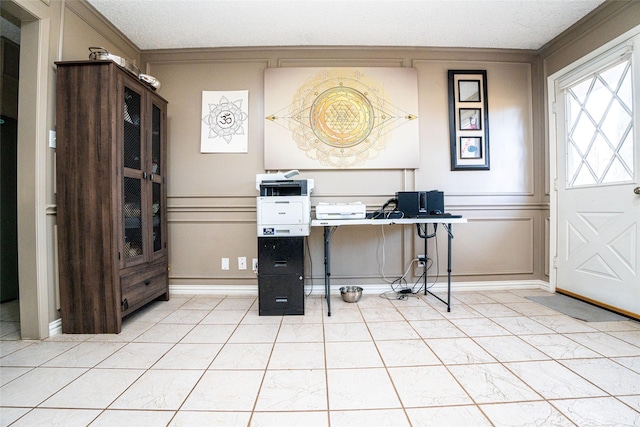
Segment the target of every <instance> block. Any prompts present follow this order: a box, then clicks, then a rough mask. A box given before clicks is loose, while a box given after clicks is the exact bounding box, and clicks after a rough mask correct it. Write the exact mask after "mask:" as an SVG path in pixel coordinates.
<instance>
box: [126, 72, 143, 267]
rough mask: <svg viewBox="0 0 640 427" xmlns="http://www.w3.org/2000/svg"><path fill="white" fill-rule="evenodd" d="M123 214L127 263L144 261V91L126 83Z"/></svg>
mask: <svg viewBox="0 0 640 427" xmlns="http://www.w3.org/2000/svg"><path fill="white" fill-rule="evenodd" d="M123 87H124V91H123V97H124V100H123V101H124V102H123V104H122V105H123V107H122V108H123V110H122V114H123V115H122V122H123V133H124V135H123V142H122V156H123V166H124V167H123V175H124V182H123V202H122V203H123V206H122V210H123V217H124V234H123V236H124V242H123V243H124V246H123V252H124V253H123V258H124V262H125V265H133V264H136V263H139V262H143V261H144V252H145V244H144V242H145V234H146V233H145V224H144V222H145V218H144V216H143V212H144V210H145V193H146V191H145V188H144V185H145V182H144V172H143V170H142V166H143V164H144V163H143V153H144V152H143V149H142V142H143V128H142V126H143V124H142V122H141V113H142V108H143V106H142V102H143V99H142V94H141V93H139V92H137V91H135V90H134V89H132V88H130V87H128V86H126V85H123Z"/></svg>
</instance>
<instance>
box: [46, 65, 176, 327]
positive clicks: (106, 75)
mask: <svg viewBox="0 0 640 427" xmlns="http://www.w3.org/2000/svg"><path fill="white" fill-rule="evenodd" d="M56 65H57V87H56V89H57V94H56V134H57V135H56V145H57V148H56V206H57V207H56V214H57V227H58V233H57V236H58V272H59V286H60V306H61V307H60V314H61V318H62V332H63V333H85V334H87V333H119V332H120V331H121V328H122V318H123V317H125V316H127V315H129V314H131V313H133V312H134V311H135V310H137V309H138V308H140V307H142V306H144V305H145V304H147V303H149V302H150V301H153V300H155V299H162V300H168V299H169V283H168V254H167V221H166V217H167V215H166V213H167V206H166V149H167V141H166V133H167V132H166V121H167V118H166V114H167V113H166V111H167V101H165V100H164V99H163V98H161V97H160V96H158V95H157V94H156V93H155V92H154V91H153V90H152V89H151V87H150V86H148V85H147V84H145V83H143V82H141V81H140V80H139V79H138V78H136V76H134V75H133V74H131V73H130V72H128V71H126V70H124V69H123V68H120V67H119V66H118V65H116V64H115V63H113V62H111V61H66V62H57V63H56Z"/></svg>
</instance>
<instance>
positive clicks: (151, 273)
mask: <svg viewBox="0 0 640 427" xmlns="http://www.w3.org/2000/svg"><path fill="white" fill-rule="evenodd" d="M167 283H168V274H167V269H166V267H164V266H160V267H153V268H143V269H140V270H139V271H135V272H133V273H129V274H127V275H124V276H122V278H121V279H120V286H121V290H122V314H123V315H126V314H127V312H128V311H130V310H135V309H137V308H138V307H140V306H141V305H144V304H146V303H147V302H149V301H151V300H153V299H154V298H156V297H158V296H160V295H162V294H164V293H166V292H167V290H168V289H167Z"/></svg>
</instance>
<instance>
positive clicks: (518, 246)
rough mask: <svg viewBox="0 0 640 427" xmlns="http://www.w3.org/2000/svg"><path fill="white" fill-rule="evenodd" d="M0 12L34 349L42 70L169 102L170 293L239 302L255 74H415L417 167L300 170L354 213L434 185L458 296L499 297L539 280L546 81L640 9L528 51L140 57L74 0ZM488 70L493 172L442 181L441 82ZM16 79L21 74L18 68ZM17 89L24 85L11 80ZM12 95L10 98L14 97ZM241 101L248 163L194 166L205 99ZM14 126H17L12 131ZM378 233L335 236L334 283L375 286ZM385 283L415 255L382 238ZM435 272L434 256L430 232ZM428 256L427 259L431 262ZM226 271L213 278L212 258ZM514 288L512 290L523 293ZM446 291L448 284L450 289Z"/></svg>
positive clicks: (256, 128) (224, 52) (247, 252)
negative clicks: (444, 216)
mask: <svg viewBox="0 0 640 427" xmlns="http://www.w3.org/2000/svg"><path fill="white" fill-rule="evenodd" d="M2 7H3V8H7V9H10V11H11V13H12V14H14V15H15V16H18V17H19V18H20V19H22V20H23V28H22V36H23V47H24V46H27V47H28V49H23V52H26V54H25V57H24V58H22V59H21V64H23V65H27V66H28V67H23V68H22V70H23V73H24V75H23V76H21V88H20V90H21V92H20V97H21V100H20V102H21V107H20V108H22V110H21V111H22V112H24V114H23V115H22V116H21V121H22V123H23V125H22V126H23V128H22V129H23V131H22V133H21V135H20V143H19V144H21V147H22V149H21V151H20V153H19V170H20V172H19V175H20V176H19V183H20V187H19V195H18V198H19V210H20V211H19V212H20V217H21V219H20V225H19V233H20V237H19V239H20V292H21V319H22V332H23V337H24V338H45V337H46V336H47V335H48V333H49V331H48V328H50V327H51V325H52V324H55V323H56V321H58V320H59V319H58V317H59V314H58V311H57V305H56V296H55V295H56V257H55V211H56V206H55V192H54V189H55V186H54V180H53V176H54V173H53V171H54V163H55V160H54V159H55V156H54V151H53V150H52V149H49V148H48V147H47V135H48V131H49V130H50V129H54V126H55V125H54V124H55V109H54V106H55V66H54V62H55V61H56V60H61V59H64V60H71V59H85V58H87V56H88V50H87V48H88V47H89V46H92V45H96V46H103V47H105V48H107V49H108V50H109V51H110V52H112V53H115V54H117V55H120V56H123V57H126V58H129V59H133V60H134V61H136V62H137V61H138V60H140V61H141V62H142V63H143V64H145V67H144V68H143V69H144V70H145V71H146V72H148V73H150V74H153V75H156V77H158V78H159V79H160V80H161V82H162V84H163V87H162V89H161V90H160V94H161V95H163V96H164V97H166V98H167V99H168V100H169V102H170V104H169V117H168V118H169V132H170V144H171V145H170V150H169V173H170V177H169V194H170V199H169V209H170V211H169V215H170V216H169V220H170V223H169V233H170V238H171V241H170V245H171V259H170V262H171V266H172V270H171V285H172V289H173V290H180V289H182V290H191V291H193V290H203V291H214V290H215V289H216V288H218V289H222V290H226V291H231V290H234V289H235V290H239V291H253V292H255V288H256V283H257V281H256V278H255V276H254V275H253V273H251V272H250V270H248V271H245V272H242V271H238V270H237V268H236V263H235V258H236V257H238V256H246V257H248V258H254V257H255V255H256V237H255V195H256V191H255V189H254V177H255V174H256V173H260V172H264V170H263V163H262V156H263V151H262V150H263V149H262V118H263V116H264V115H263V109H262V74H263V71H264V69H265V68H267V67H284V66H287V67H293V66H295V67H298V66H349V67H354V66H363V67H365V66H387V67H388V66H394V67H396V66H397V67H415V68H416V69H417V70H418V75H419V91H420V105H419V110H420V116H421V117H420V123H421V125H420V126H421V128H420V137H421V154H420V156H421V166H420V168H419V169H417V170H391V171H371V170H370V171H303V175H304V176H306V177H310V178H315V179H316V185H317V191H316V192H315V193H314V196H313V202H312V203H313V205H315V204H317V202H319V201H329V200H331V201H351V200H361V201H363V202H365V203H367V205H368V206H370V207H372V208H373V207H377V206H380V205H381V204H382V203H383V202H384V201H385V200H386V199H387V198H388V197H391V196H392V195H393V194H394V193H395V192H396V191H398V190H404V189H407V190H408V189H414V188H416V189H432V188H438V189H440V190H443V191H445V193H446V204H447V206H448V209H449V210H450V211H451V212H455V213H461V214H463V215H464V216H465V217H467V218H468V219H469V223H468V224H465V225H459V226H456V227H455V228H454V232H455V236H456V237H455V239H454V265H453V268H454V280H455V281H457V283H458V286H459V287H462V286H468V287H474V286H482V285H483V284H484V285H488V286H500V285H503V284H504V285H506V286H513V285H518V284H522V283H529V282H533V283H543V281H546V280H547V274H546V273H547V271H548V267H547V265H546V245H547V243H546V241H547V236H548V233H549V231H548V229H549V223H548V197H549V192H548V182H546V181H545V178H546V176H547V175H548V173H547V169H546V166H547V164H546V160H545V159H546V155H545V148H546V140H545V136H544V135H545V134H546V130H545V125H544V112H545V107H544V103H543V93H544V90H543V87H544V84H545V81H544V78H545V77H546V76H547V75H549V74H550V73H552V72H554V71H556V70H558V69H560V68H562V67H563V66H564V65H566V64H568V63H570V62H571V61H572V60H575V59H577V58H579V57H580V56H581V55H583V54H585V53H588V52H589V51H591V50H593V49H595V48H597V47H598V46H600V45H602V44H604V43H605V42H607V41H609V40H611V39H613V38H615V37H616V36H617V35H619V34H621V33H623V32H624V31H626V30H628V29H630V28H632V27H633V26H635V25H638V24H639V23H640V22H638V21H639V20H640V3H639V2H633V1H631V2H623V1H614V2H607V4H605V5H604V7H602V8H601V9H600V10H599V11H597V13H595V14H593V15H592V16H590V17H588V19H587V20H585V22H584V23H581V24H579V25H577V26H575V28H572V29H571V30H570V31H568V32H567V33H566V34H565V35H563V36H562V37H559V38H558V39H557V40H556V41H554V42H553V43H550V44H549V45H548V46H546V47H545V48H544V49H542V50H541V51H540V52H536V53H534V52H503V51H491V50H480V49H474V50H450V49H428V48H425V49H402V48H388V49H371V48H353V49H348V48H345V49H322V48H307V49H302V48H300V49H260V50H258V49H237V50H232V49H219V50H194V51H186V52H185V51H169V52H164V51H159V52H139V50H138V49H137V48H136V47H135V46H133V45H132V44H131V43H130V42H129V41H128V40H127V39H126V38H124V37H122V36H121V35H120V34H119V33H118V32H117V31H116V30H114V29H113V27H112V26H111V25H109V24H108V23H106V22H104V21H103V20H102V19H101V18H100V17H98V16H97V15H95V14H94V12H93V10H92V8H91V7H90V6H88V5H87V4H86V3H85V2H84V1H82V0H66V1H61V0H40V1H38V0H9V1H3V2H2ZM449 68H461V69H462V68H473V69H486V70H487V71H488V78H489V81H488V89H489V112H490V129H491V157H492V168H491V171H486V172H451V171H449V158H448V136H447V123H448V120H447V112H446V111H447V110H446V103H447V99H446V73H445V72H444V71H445V70H447V69H449ZM26 69H28V71H25V70H26ZM22 77H24V79H23V78H22ZM23 85H24V86H23ZM227 89H248V90H249V91H250V116H251V119H250V124H249V135H250V147H249V153H247V154H242V155H240V154H226V155H218V154H207V155H204V154H200V153H199V149H198V147H199V141H198V138H199V131H198V129H199V126H200V111H199V109H200V97H201V92H202V91H203V90H227ZM25 118H26V120H24V119H25ZM319 231H320V230H313V232H312V235H311V237H310V239H309V246H310V252H311V259H312V261H313V269H312V273H313V274H312V275H313V278H314V280H313V282H314V285H315V290H316V291H317V290H319V288H320V287H321V280H320V278H321V275H322V259H321V251H322V237H321V233H320V232H319ZM381 232H382V230H381V229H380V228H378V227H376V230H370V229H367V230H361V229H358V228H357V227H354V228H343V229H340V230H339V231H338V232H337V233H336V234H335V235H334V238H333V243H334V246H333V247H334V252H333V254H334V258H333V261H334V268H333V270H334V271H333V272H334V277H335V278H336V280H335V281H334V283H336V284H344V283H348V282H349V283H351V282H353V283H363V284H370V285H375V284H380V283H382V280H381V278H380V272H379V267H378V259H379V257H380V251H381V246H382V245H381V242H382V240H381V239H382V234H381ZM384 232H385V242H386V244H385V253H386V268H385V273H386V274H387V276H388V277H393V276H396V275H398V274H400V272H401V271H403V268H404V266H405V265H406V264H407V262H408V261H409V260H410V259H412V258H413V257H414V256H415V255H416V254H417V253H420V252H421V251H420V249H419V247H420V243H421V242H419V241H416V239H415V237H414V233H413V232H412V230H409V229H401V228H390V227H387V228H386V229H385V230H384ZM440 237H441V239H440V241H439V250H440V254H441V256H440V264H439V265H440V274H441V276H443V275H444V274H445V273H446V271H445V269H444V268H443V266H444V253H445V252H444V247H445V245H444V243H445V240H444V239H443V237H444V236H443V235H442V233H441V232H440ZM434 249H435V247H433V248H431V249H430V254H431V255H433V254H434V253H435V251H434ZM221 257H229V258H231V261H232V262H231V270H230V271H228V272H222V271H220V258H221ZM523 281H524V282H523ZM454 289H455V287H454Z"/></svg>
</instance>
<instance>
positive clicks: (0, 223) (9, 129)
mask: <svg viewBox="0 0 640 427" xmlns="http://www.w3.org/2000/svg"><path fill="white" fill-rule="evenodd" d="M19 76H20V21H19V20H18V19H17V18H16V17H15V16H13V15H11V14H10V13H8V12H6V11H4V10H3V11H2V14H1V16H0V79H2V85H1V87H2V93H1V96H0V247H1V248H2V257H1V258H0V322H2V325H1V326H2V328H1V329H0V330H1V331H2V337H5V336H6V335H15V334H19V330H20V323H19V322H20V306H19V301H18V296H19V287H18V208H17V205H18V200H17V198H18V193H17V192H18V183H17V165H18V160H17V152H18V82H19Z"/></svg>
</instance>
